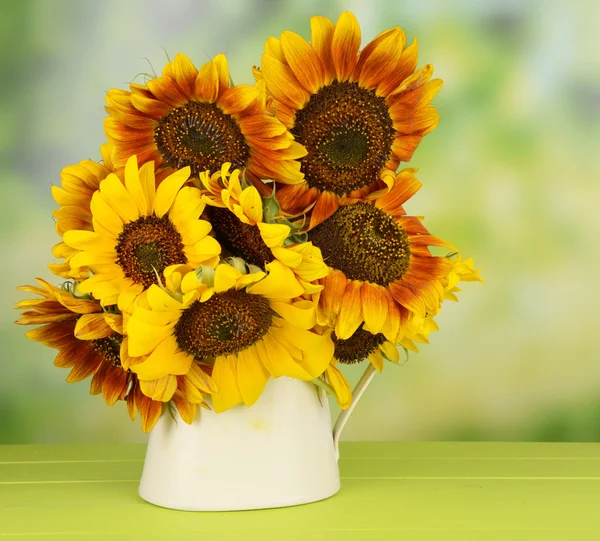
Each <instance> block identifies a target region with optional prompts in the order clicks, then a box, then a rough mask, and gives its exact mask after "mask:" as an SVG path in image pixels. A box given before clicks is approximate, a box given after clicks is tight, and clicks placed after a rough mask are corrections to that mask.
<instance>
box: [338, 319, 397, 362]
mask: <svg viewBox="0 0 600 541" xmlns="http://www.w3.org/2000/svg"><path fill="white" fill-rule="evenodd" d="M331 338H332V340H333V343H334V344H335V350H334V357H335V358H336V359H337V360H338V361H339V362H341V363H344V364H354V363H359V362H361V361H362V360H364V359H366V358H367V357H368V356H369V355H371V353H373V352H374V351H376V350H377V348H378V347H379V346H380V345H381V344H383V343H384V342H385V336H384V335H383V334H381V333H379V334H371V333H370V332H368V331H365V330H364V329H363V328H362V326H361V327H360V328H359V329H357V330H356V331H355V332H354V334H353V335H352V336H351V337H350V338H348V339H346V340H340V339H339V338H338V337H337V336H336V335H335V333H333V335H332V336H331Z"/></svg>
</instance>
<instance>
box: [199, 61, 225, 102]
mask: <svg viewBox="0 0 600 541" xmlns="http://www.w3.org/2000/svg"><path fill="white" fill-rule="evenodd" d="M194 92H195V94H196V97H197V98H198V99H199V100H202V101H206V102H208V103H214V102H215V101H217V97H218V96H219V73H218V72H217V66H216V65H215V63H214V62H212V61H210V62H207V63H206V64H203V65H202V66H201V68H200V71H199V72H198V76H197V77H196V85H195V91H194Z"/></svg>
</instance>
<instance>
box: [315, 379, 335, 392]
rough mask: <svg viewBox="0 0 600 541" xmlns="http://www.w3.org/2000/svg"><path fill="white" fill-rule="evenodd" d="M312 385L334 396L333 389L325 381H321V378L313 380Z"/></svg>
mask: <svg viewBox="0 0 600 541" xmlns="http://www.w3.org/2000/svg"><path fill="white" fill-rule="evenodd" d="M312 384H313V385H316V386H317V387H321V389H324V390H325V391H327V392H328V393H330V394H335V391H334V390H333V387H332V386H331V385H329V383H327V382H326V381H323V380H322V379H321V378H315V379H313V380H312Z"/></svg>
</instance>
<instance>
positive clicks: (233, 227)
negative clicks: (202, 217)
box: [206, 207, 275, 269]
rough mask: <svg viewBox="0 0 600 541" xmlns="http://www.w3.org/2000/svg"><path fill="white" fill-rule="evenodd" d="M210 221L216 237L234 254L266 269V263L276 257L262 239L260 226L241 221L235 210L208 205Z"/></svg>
mask: <svg viewBox="0 0 600 541" xmlns="http://www.w3.org/2000/svg"><path fill="white" fill-rule="evenodd" d="M206 214H207V215H208V221H209V222H210V223H211V224H212V226H213V231H214V232H215V237H216V239H217V241H218V242H219V244H220V245H221V246H223V247H224V248H225V249H226V250H227V251H228V252H229V253H230V254H231V255H232V256H235V257H241V258H242V259H244V260H245V261H246V262H247V263H250V264H251V265H256V266H257V267H260V268H262V269H264V267H265V263H270V262H271V261H273V259H275V258H274V257H273V253H272V252H271V250H270V249H269V248H268V246H267V245H266V244H265V243H264V241H263V240H262V237H261V236H260V231H259V229H258V227H256V226H253V225H248V224H245V223H244V222H241V221H240V220H239V219H238V217H237V216H236V215H235V214H233V212H231V211H229V210H228V209H223V208H219V207H207V208H206Z"/></svg>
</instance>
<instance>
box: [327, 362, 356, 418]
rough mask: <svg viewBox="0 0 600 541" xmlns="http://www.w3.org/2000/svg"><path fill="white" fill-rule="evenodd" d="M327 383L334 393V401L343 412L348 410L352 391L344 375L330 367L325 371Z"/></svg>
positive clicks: (335, 368)
mask: <svg viewBox="0 0 600 541" xmlns="http://www.w3.org/2000/svg"><path fill="white" fill-rule="evenodd" d="M326 376H327V381H328V382H329V385H331V386H332V387H333V390H334V391H335V399H336V401H337V403H338V404H339V406H340V408H342V409H343V410H345V409H348V408H349V407H350V404H352V390H351V389H350V384H349V383H348V380H347V379H346V378H345V377H344V375H343V374H342V373H341V372H340V371H339V370H338V368H337V367H336V366H334V365H330V366H329V367H328V368H327V370H326Z"/></svg>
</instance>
